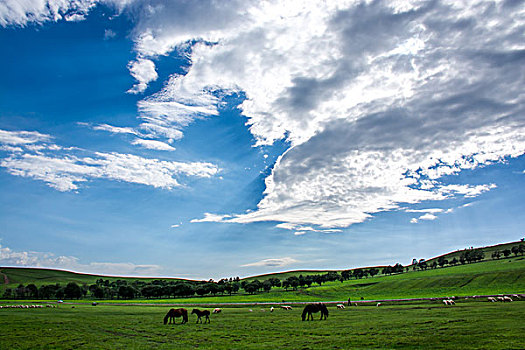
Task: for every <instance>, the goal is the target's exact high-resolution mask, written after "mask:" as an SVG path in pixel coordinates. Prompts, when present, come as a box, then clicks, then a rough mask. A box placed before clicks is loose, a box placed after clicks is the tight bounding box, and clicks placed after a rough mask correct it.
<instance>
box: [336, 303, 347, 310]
mask: <svg viewBox="0 0 525 350" xmlns="http://www.w3.org/2000/svg"><path fill="white" fill-rule="evenodd" d="M336 306H337V308H338V309H344V308H345V306H344V305H343V304H337V305H336Z"/></svg>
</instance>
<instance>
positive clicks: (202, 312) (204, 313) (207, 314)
mask: <svg viewBox="0 0 525 350" xmlns="http://www.w3.org/2000/svg"><path fill="white" fill-rule="evenodd" d="M191 314H192V315H193V314H196V315H197V322H195V323H199V321H201V323H202V319H201V317H202V316H205V317H206V319H205V320H204V323H206V321H208V323H210V312H209V311H208V310H199V309H193V311H192V312H191Z"/></svg>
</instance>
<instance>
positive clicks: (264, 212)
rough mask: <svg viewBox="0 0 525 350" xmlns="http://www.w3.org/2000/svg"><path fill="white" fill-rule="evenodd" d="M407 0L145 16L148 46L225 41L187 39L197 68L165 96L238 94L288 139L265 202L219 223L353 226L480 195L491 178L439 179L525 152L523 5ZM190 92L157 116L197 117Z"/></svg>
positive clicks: (153, 51)
mask: <svg viewBox="0 0 525 350" xmlns="http://www.w3.org/2000/svg"><path fill="white" fill-rule="evenodd" d="M398 4H399V3H398V2H380V1H376V2H337V4H336V3H326V2H309V3H306V4H305V3H301V6H297V4H295V3H293V2H281V3H278V2H275V3H264V4H263V5H260V4H253V6H251V7H250V6H249V5H247V6H245V7H243V9H244V10H243V11H241V10H240V8H237V10H238V11H236V9H230V10H231V11H232V13H234V14H235V15H236V17H235V20H234V21H232V23H235V24H234V25H232V26H231V27H229V26H228V25H225V24H224V23H223V22H221V21H216V22H213V21H211V22H212V23H211V24H209V26H212V28H209V27H206V26H204V27H199V28H193V27H192V26H191V25H188V26H186V27H184V29H185V30H182V31H177V30H176V29H178V28H179V26H180V24H174V25H173V26H172V27H170V24H169V23H167V22H166V21H164V20H162V19H159V20H158V21H157V20H156V19H155V17H153V16H150V17H147V18H146V19H145V20H144V21H143V22H141V24H142V26H139V27H138V31H141V30H142V31H141V33H142V34H144V36H140V35H138V36H137V38H138V39H137V51H138V52H139V54H141V55H159V54H165V53H167V52H169V51H170V50H172V49H174V48H175V47H176V46H177V45H187V42H188V40H190V39H192V38H202V39H203V40H205V41H206V40H207V41H210V42H214V43H216V44H214V45H207V44H204V43H202V42H200V43H197V44H195V45H194V46H193V47H192V48H191V52H190V53H189V55H190V58H191V63H192V65H191V67H190V68H189V69H188V72H187V74H186V75H183V76H177V77H174V78H172V79H171V80H170V81H169V82H167V86H166V88H165V90H164V95H163V97H164V98H165V99H167V100H169V99H170V98H171V99H177V96H179V93H180V95H182V96H184V97H185V98H184V100H191V99H189V98H187V96H192V95H193V96H194V97H195V98H196V99H198V100H200V101H205V98H206V96H208V97H209V98H210V99H211V101H210V102H209V103H208V104H207V106H208V108H209V109H210V110H213V109H214V108H215V106H216V101H215V100H214V99H212V97H214V96H215V95H214V94H213V91H216V90H215V89H216V88H217V87H220V88H223V89H225V90H226V91H230V90H235V91H242V92H244V93H245V95H246V97H247V99H246V101H244V103H243V104H242V105H241V109H242V111H243V114H244V115H245V116H247V118H248V125H249V126H250V131H251V132H252V134H253V135H254V137H255V138H256V139H257V144H258V145H265V144H271V143H272V142H274V141H275V140H277V139H282V138H285V137H286V138H287V140H288V141H289V142H290V143H291V148H290V149H289V150H288V151H287V152H286V153H285V154H283V155H282V156H281V157H280V158H279V159H278V161H277V163H276V165H275V166H274V168H273V171H272V174H271V175H270V176H269V177H268V178H267V179H266V190H265V192H264V198H263V199H262V200H261V202H260V203H259V204H258V208H257V210H255V211H253V212H250V213H247V214H240V215H237V216H235V217H234V218H232V219H229V220H222V221H228V222H240V223H243V222H244V223H246V222H254V221H277V222H285V223H290V224H297V225H317V226H320V227H324V228H330V227H345V226H348V225H351V224H353V223H358V222H362V221H364V220H366V219H367V218H370V217H371V216H372V215H373V214H375V213H378V212H381V211H386V210H392V209H395V208H398V207H399V206H400V204H402V203H419V202H421V201H426V200H436V201H437V200H444V199H447V198H451V197H454V196H464V197H472V196H478V195H480V194H482V193H484V192H486V191H488V190H490V189H493V188H495V185H493V184H483V185H444V184H443V183H442V182H441V181H440V180H441V179H442V178H443V176H446V175H454V174H457V173H459V172H461V171H462V170H464V169H475V168H477V167H481V166H484V165H487V164H491V163H494V162H498V161H501V160H502V159H504V158H505V157H517V156H519V155H521V154H523V153H524V152H525V136H524V135H525V132H524V127H523V125H524V123H523V115H524V113H523V105H524V103H523V102H525V101H524V99H525V97H524V96H523V94H521V91H523V80H522V79H520V78H519V77H520V76H521V72H523V69H524V68H523V67H524V65H523V45H522V38H521V37H520V36H519V35H516V33H517V32H519V30H522V29H523V28H524V21H523V18H522V17H520V16H521V15H520V14H521V13H523V9H522V8H521V7H520V6H518V7H517V8H514V9H512V8H510V3H505V4H503V3H499V4H497V5H493V4H491V3H485V2H469V3H456V2H454V3H449V2H432V3H418V5H417V6H414V7H402V6H401V7H400V6H397V5H398ZM161 7H162V6H161ZM166 9H168V10H169V8H164V10H166ZM158 11H161V10H158ZM192 14H193V13H192ZM195 16H196V18H195V21H196V23H199V19H200V17H199V16H198V15H195ZM487 23H490V25H487ZM511 23H512V24H511ZM197 34H198V35H197ZM473 67H476V68H475V69H474V68H473ZM517 72H520V73H518V74H517ZM184 100H176V102H177V105H176V106H174V108H173V110H172V111H173V113H172V114H169V111H167V109H169V108H171V106H163V107H166V110H164V111H163V113H162V114H160V113H157V114H156V116H157V117H158V118H157V120H156V123H158V124H160V123H161V122H162V121H164V117H163V116H164V115H169V118H172V119H177V118H184V117H188V116H187V114H185V113H184V112H183V110H184V109H183V108H181V106H180V104H184ZM199 106H200V107H202V108H205V107H206V103H203V104H200V105H199ZM144 114H145V115H147V114H148V113H144ZM190 119H191V118H190ZM179 129H180V128H179ZM179 129H177V130H179Z"/></svg>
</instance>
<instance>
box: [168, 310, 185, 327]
mask: <svg viewBox="0 0 525 350" xmlns="http://www.w3.org/2000/svg"><path fill="white" fill-rule="evenodd" d="M175 317H182V322H181V323H186V322H188V310H186V309H171V310H170V311H168V313H167V314H166V316H164V324H166V323H168V319H169V321H170V322H169V323H170V324H171V323H175ZM172 321H173V322H172Z"/></svg>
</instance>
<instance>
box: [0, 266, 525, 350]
mask: <svg viewBox="0 0 525 350" xmlns="http://www.w3.org/2000/svg"><path fill="white" fill-rule="evenodd" d="M1 270H2V273H3V274H5V275H6V276H7V278H8V280H9V284H4V285H3V286H2V288H3V289H5V288H8V287H9V288H15V287H16V286H17V285H18V284H19V283H22V284H28V283H35V284H36V285H44V284H49V283H61V284H66V283H68V282H76V283H79V284H81V283H83V284H90V283H94V282H95V281H96V280H97V279H98V278H100V277H101V276H93V275H83V274H75V273H72V272H67V271H55V270H43V269H22V268H2V269H1ZM307 273H323V272H322V271H289V272H285V273H280V274H273V275H264V276H255V277H252V278H250V280H253V279H255V278H259V279H261V280H264V279H267V278H270V277H275V278H279V279H285V278H288V277H290V276H298V275H300V274H303V275H304V274H307ZM103 278H104V279H110V280H117V279H123V277H103ZM136 279H137V278H131V279H128V280H136ZM140 280H142V281H152V280H153V279H140ZM495 294H525V258H524V257H523V256H514V257H509V258H504V259H499V260H485V261H482V262H477V263H472V264H465V265H456V266H447V267H444V268H437V269H427V270H424V271H421V270H416V271H413V270H411V269H409V271H407V272H404V273H402V274H394V275H379V276H374V277H369V278H362V279H352V280H347V281H344V282H340V281H334V282H327V283H324V284H322V285H317V284H314V285H312V286H311V287H309V288H299V289H297V290H293V289H288V290H285V289H283V288H280V287H279V288H272V289H271V290H270V291H269V292H259V293H255V294H247V293H245V292H243V291H242V290H241V291H239V292H238V293H235V294H233V295H231V296H230V295H227V294H225V295H216V296H212V295H207V296H202V297H198V296H194V297H187V298H170V299H153V298H152V299H146V298H139V299H133V300H123V299H120V300H119V299H112V300H98V299H93V298H92V297H88V298H86V299H80V300H65V303H63V304H58V303H57V302H56V300H43V301H42V300H13V299H10V300H7V299H6V300H0V306H5V305H9V304H46V303H49V304H50V305H54V306H58V307H55V308H39V309H10V308H2V309H0V349H151V348H156V349H190V348H201V349H370V348H381V349H524V348H525V338H524V337H523V334H524V332H525V322H523V314H524V313H525V298H519V299H516V298H514V299H515V301H514V302H508V303H502V302H497V303H491V302H488V301H487V298H486V297H480V298H470V297H469V298H465V297H467V296H473V295H495ZM450 296H456V297H457V299H456V305H455V306H445V305H443V303H442V301H441V298H444V297H450ZM405 298H437V299H436V300H413V301H396V300H395V299H405ZM348 299H351V300H352V301H355V302H357V303H358V306H350V307H348V306H347V308H346V309H344V310H338V309H336V308H335V306H334V304H329V310H330V316H329V317H328V320H326V321H319V320H318V319H317V318H318V317H319V315H316V316H317V317H316V320H315V321H304V322H303V321H301V310H302V307H303V305H301V304H299V303H301V302H302V303H304V302H314V301H323V302H330V301H332V302H336V301H337V302H340V301H347V300H348ZM94 300H96V302H97V304H98V305H97V306H92V305H91V303H92V302H93V301H94ZM373 300H386V301H382V306H380V307H376V302H375V301H373ZM282 302H286V303H290V304H291V305H293V310H292V311H285V310H282V309H280V308H276V310H275V311H274V312H273V313H272V312H270V306H271V305H275V306H278V303H282ZM352 304H353V303H352ZM175 305H177V306H175ZM181 306H182V307H185V308H187V309H188V310H189V311H190V312H191V310H192V309H193V308H194V307H196V308H200V309H203V308H208V309H209V310H211V308H214V307H217V306H219V307H221V308H223V312H222V313H220V314H216V315H215V314H214V315H212V316H211V323H210V324H195V321H196V316H195V315H190V319H189V322H188V323H187V324H180V323H177V324H174V325H164V324H163V323H162V320H163V318H164V315H165V314H166V312H167V311H168V310H169V309H170V308H171V307H181ZM250 310H251V311H250ZM263 310H264V311H263ZM178 322H180V319H179V320H178Z"/></svg>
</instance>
